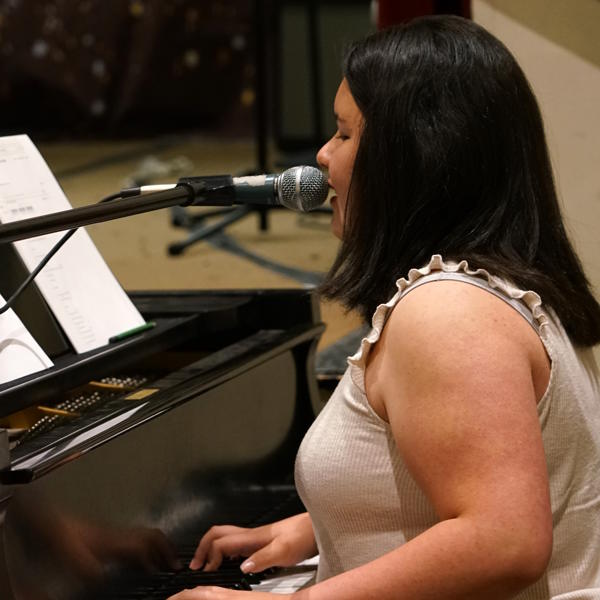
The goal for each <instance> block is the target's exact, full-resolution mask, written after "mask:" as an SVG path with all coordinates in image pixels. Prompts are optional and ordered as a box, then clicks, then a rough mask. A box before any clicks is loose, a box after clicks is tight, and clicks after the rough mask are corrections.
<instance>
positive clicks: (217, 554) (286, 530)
mask: <svg viewBox="0 0 600 600" xmlns="http://www.w3.org/2000/svg"><path fill="white" fill-rule="evenodd" d="M315 554H317V545H316V543H315V536H314V533H313V528H312V522H311V520H310V517H309V516H308V513H302V514H300V515H296V516H294V517H289V518H288V519H283V520H282V521H277V522H276V523H271V524H270V525H263V526H262V527H256V528H252V529H247V528H244V527H235V526H233V525H217V526H215V527H211V528H210V529H209V530H208V531H207V532H206V534H204V536H203V537H202V539H201V540H200V543H199V544H198V548H197V549H196V553H195V555H194V558H193V559H192V561H191V562H190V569H199V568H201V567H202V566H204V571H214V570H215V569H217V568H218V567H219V565H220V564H221V562H222V561H223V558H224V557H236V556H243V557H248V558H247V560H245V561H244V563H243V564H242V567H241V569H242V571H243V572H244V573H257V572H259V571H264V570H265V569H268V568H269V567H290V566H292V565H295V564H297V563H299V562H301V561H303V560H305V559H307V558H310V557H311V556H315ZM192 597H195V596H190V598H192ZM199 597H204V596H199ZM206 597H210V596H206ZM218 597H220V596H218ZM225 597H227V596H225Z"/></svg>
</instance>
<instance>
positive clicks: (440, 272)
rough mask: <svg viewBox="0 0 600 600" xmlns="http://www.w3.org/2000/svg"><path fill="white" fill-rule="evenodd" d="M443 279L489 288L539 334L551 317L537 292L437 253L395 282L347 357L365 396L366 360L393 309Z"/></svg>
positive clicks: (354, 378) (355, 380)
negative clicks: (417, 290)
mask: <svg viewBox="0 0 600 600" xmlns="http://www.w3.org/2000/svg"><path fill="white" fill-rule="evenodd" d="M441 279H460V280H461V281H466V282H468V283H472V284H473V285H477V286H478V287H482V288H484V289H486V290H487V291H489V292H491V293H492V294H495V295H496V296H498V297H500V298H502V299H503V300H505V301H506V302H508V303H509V304H511V306H513V307H514V308H515V309H516V310H518V311H519V312H520V313H521V314H522V315H523V316H524V317H525V319H527V320H528V321H529V322H530V324H531V325H532V326H533V327H534V328H535V329H536V330H537V331H540V330H541V328H542V327H543V326H544V325H546V324H547V323H548V316H547V315H546V313H545V312H544V310H543V309H542V300H541V298H540V297H539V295H538V294H536V293H535V292H533V291H531V290H521V289H519V288H516V287H514V286H513V285H511V284H510V283H508V282H506V281H505V280H503V279H500V278H499V277H495V276H494V275H490V273H488V272H487V271H486V270H485V269H470V268H469V264H468V263H467V261H466V260H461V261H460V262H444V260H443V259H442V257H441V256H440V255H439V254H434V255H433V256H432V257H431V260H430V261H429V263H428V264H427V265H426V266H424V267H422V268H421V269H411V270H410V271H409V272H408V277H406V278H404V277H403V278H401V279H398V281H396V287H397V289H398V291H397V292H396V293H395V294H394V295H393V296H392V298H390V300H388V301H387V302H386V303H385V304H380V305H379V306H378V307H377V309H376V310H375V313H374V314H373V318H372V320H371V330H370V331H369V333H368V334H367V335H366V336H365V337H364V338H363V339H362V340H361V343H360V347H359V349H358V351H357V352H356V354H354V355H353V356H350V357H349V358H348V365H349V367H350V376H351V378H352V381H353V382H354V384H355V385H356V386H358V388H359V389H360V390H361V392H362V393H365V384H364V372H365V367H366V364H367V357H368V355H369V352H370V350H371V348H372V346H373V345H374V344H375V343H376V342H377V341H378V340H379V337H380V336H381V332H382V331H383V328H384V326H385V323H386V321H387V319H388V317H389V315H390V313H391V311H392V309H393V308H394V306H396V304H397V303H398V302H399V301H400V299H401V298H402V297H403V296H405V295H406V294H407V293H408V292H410V291H411V290H413V289H415V288H416V287H418V286H419V285H423V284H425V283H429V281H439V280H441Z"/></svg>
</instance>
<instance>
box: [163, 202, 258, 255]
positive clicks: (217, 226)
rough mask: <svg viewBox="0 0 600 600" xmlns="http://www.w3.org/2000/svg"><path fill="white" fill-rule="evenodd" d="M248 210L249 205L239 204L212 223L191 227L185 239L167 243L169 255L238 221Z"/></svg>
mask: <svg viewBox="0 0 600 600" xmlns="http://www.w3.org/2000/svg"><path fill="white" fill-rule="evenodd" d="M249 212H250V207H249V206H240V207H239V208H235V209H233V210H232V211H230V212H229V214H227V215H226V216H224V217H223V218H222V219H221V220H220V221H218V222H217V223H214V224H213V225H207V226H200V227H197V228H195V229H192V231H191V233H190V235H189V236H188V237H187V238H186V239H185V240H183V241H181V242H174V243H173V244H169V247H168V252H169V254H170V255H171V256H175V255H178V254H181V253H182V252H183V251H184V250H185V249H186V248H187V247H188V246H191V245H192V244H194V243H196V242H199V241H201V240H204V239H206V238H207V237H209V236H211V235H212V234H213V233H216V232H217V231H221V230H223V229H225V227H227V225H231V223H235V222H236V221H239V220H240V219H242V218H244V217H245V216H246V215H247V214H248V213H249Z"/></svg>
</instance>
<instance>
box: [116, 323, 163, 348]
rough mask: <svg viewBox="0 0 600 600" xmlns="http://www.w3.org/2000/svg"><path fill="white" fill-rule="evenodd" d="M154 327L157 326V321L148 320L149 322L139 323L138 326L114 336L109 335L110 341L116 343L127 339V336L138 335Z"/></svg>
mask: <svg viewBox="0 0 600 600" xmlns="http://www.w3.org/2000/svg"><path fill="white" fill-rule="evenodd" d="M153 327H156V322H155V321H148V322H147V323H144V324H143V325H138V327H134V328H133V329H128V330H127V331H124V332H123V333H117V335H113V336H112V337H109V338H108V343H109V344H114V343H115V342H121V341H123V340H126V339H127V338H130V337H132V336H134V335H137V334H138V333H142V332H143V331H147V330H148V329H152V328H153Z"/></svg>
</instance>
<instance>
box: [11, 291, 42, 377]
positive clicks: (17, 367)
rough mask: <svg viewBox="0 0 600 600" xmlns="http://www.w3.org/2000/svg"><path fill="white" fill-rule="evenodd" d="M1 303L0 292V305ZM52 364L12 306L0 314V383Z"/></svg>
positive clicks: (35, 371)
mask: <svg viewBox="0 0 600 600" xmlns="http://www.w3.org/2000/svg"><path fill="white" fill-rule="evenodd" d="M3 304H4V298H2V295H1V294H0V306H1V305H3ZM52 364H53V363H52V361H51V360H50V359H49V358H48V356H46V353H45V352H44V351H43V350H42V349H41V348H40V346H39V344H38V343H37V342H36V341H35V340H34V339H33V337H32V336H31V334H30V333H29V331H27V329H26V327H25V325H23V322H22V321H21V319H19V317H18V316H17V315H16V313H15V312H14V311H13V310H12V308H9V309H8V310H7V311H6V312H4V313H2V314H0V384H1V383H6V382H8V381H12V380H13V379H18V378H19V377H25V376H26V375H31V374H32V373H37V372H38V371H42V370H44V369H48V368H50V367H51V366H52Z"/></svg>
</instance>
